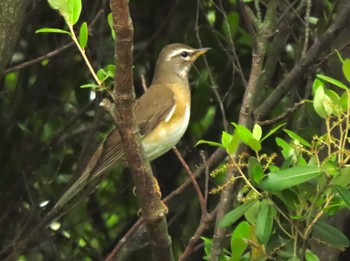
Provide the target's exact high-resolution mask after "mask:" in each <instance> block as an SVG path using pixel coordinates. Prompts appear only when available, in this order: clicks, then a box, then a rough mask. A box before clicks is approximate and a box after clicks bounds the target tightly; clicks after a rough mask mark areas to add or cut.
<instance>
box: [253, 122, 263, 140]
mask: <svg viewBox="0 0 350 261" xmlns="http://www.w3.org/2000/svg"><path fill="white" fill-rule="evenodd" d="M261 136H262V129H261V127H260V125H258V124H254V127H253V138H254V139H256V140H260V139H261Z"/></svg>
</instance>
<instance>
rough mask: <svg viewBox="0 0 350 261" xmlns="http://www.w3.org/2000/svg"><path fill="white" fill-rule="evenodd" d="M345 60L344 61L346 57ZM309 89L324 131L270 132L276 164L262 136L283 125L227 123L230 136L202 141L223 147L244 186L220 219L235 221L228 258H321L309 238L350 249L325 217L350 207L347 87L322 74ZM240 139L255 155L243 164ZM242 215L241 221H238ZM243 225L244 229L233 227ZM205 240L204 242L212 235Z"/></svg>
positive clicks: (349, 93) (222, 222)
mask: <svg viewBox="0 0 350 261" xmlns="http://www.w3.org/2000/svg"><path fill="white" fill-rule="evenodd" d="M342 62H343V65H344V64H345V63H349V62H350V59H346V60H344V61H342ZM345 67H346V66H343V73H344V76H345V77H346V78H347V79H348V76H346V75H349V73H350V71H349V70H347V69H346V68H345ZM344 68H345V69H344ZM327 83H328V84H330V85H333V86H336V87H339V88H340V89H341V90H342V91H343V92H342V93H340V94H339V95H338V94H337V93H336V92H335V91H333V90H332V89H331V88H330V86H326V84H327ZM313 93H314V99H313V100H312V101H311V102H312V104H313V107H314V109H315V111H316V113H317V114H318V115H319V116H320V117H321V118H323V119H324V120H325V123H326V127H327V128H326V132H325V133H324V134H321V135H315V136H313V137H312V138H311V140H310V142H309V141H307V140H305V139H304V138H302V137H301V136H299V135H298V134H296V133H295V132H293V131H291V130H287V129H284V131H285V132H286V133H287V134H288V136H289V138H290V139H291V141H290V142H287V141H286V140H284V139H281V138H279V137H275V140H276V143H277V145H278V146H279V147H280V148H281V149H282V151H281V152H280V153H281V155H278V156H277V157H278V158H280V157H283V158H284V161H283V162H282V163H280V164H279V165H276V164H274V162H269V163H266V162H265V161H264V160H265V157H263V156H262V155H261V150H262V148H263V145H262V144H261V142H262V141H263V140H265V139H266V138H267V137H268V136H271V135H273V134H275V133H276V131H278V129H280V128H281V127H282V125H279V126H277V127H275V128H273V129H272V130H271V131H270V132H269V133H268V134H267V135H266V136H264V138H262V128H261V127H260V126H259V125H257V124H255V126H254V128H253V130H252V131H249V130H248V129H247V128H246V127H244V126H241V125H238V124H236V123H232V124H233V125H234V126H235V130H234V132H233V134H229V133H227V132H223V134H222V139H221V143H215V142H207V141H203V140H202V141H200V142H199V144H202V143H206V144H209V145H212V146H220V147H222V148H224V149H225V150H226V151H227V154H228V155H229V166H230V167H229V168H231V169H233V170H234V173H236V175H238V177H237V178H242V179H243V180H244V181H245V184H246V186H245V188H244V196H243V197H242V199H241V202H242V203H241V204H240V205H239V206H237V207H235V208H234V209H233V210H232V211H230V212H228V213H227V214H226V215H225V216H224V217H223V218H222V219H221V220H220V223H219V226H230V225H232V224H236V225H235V229H234V230H233V232H232V236H231V248H230V251H226V254H225V256H226V257H227V256H228V257H229V259H228V260H266V259H274V260H282V259H283V258H288V260H302V259H303V257H305V259H306V260H319V259H318V257H317V256H316V255H315V254H314V253H312V251H311V250H310V249H309V247H310V243H309V242H310V241H313V240H316V241H319V242H323V243H325V244H327V245H329V246H332V247H334V248H346V247H349V245H350V241H349V239H348V238H347V237H346V236H345V235H344V234H343V232H341V231H340V230H338V229H337V228H335V227H333V226H332V225H329V224H327V223H326V222H325V221H324V219H325V217H329V216H333V215H335V214H336V213H337V212H338V211H339V210H341V209H343V208H345V207H347V208H350V190H349V185H350V178H349V175H348V172H349V170H350V164H349V161H350V153H349V151H348V149H347V147H348V146H349V138H348V131H349V127H350V126H349V124H350V121H349V119H350V109H349V108H350V106H349V102H348V101H349V96H350V89H349V88H348V87H347V85H346V84H345V83H342V82H340V81H338V80H336V79H334V78H331V77H328V76H325V75H320V74H319V75H317V78H316V79H315V80H314V84H313ZM239 142H243V143H244V144H246V145H247V146H248V147H249V148H250V149H251V150H253V151H254V153H255V155H256V156H255V157H254V156H251V157H250V158H249V159H248V162H247V163H246V166H247V167H246V168H242V166H245V165H244V164H242V163H241V162H240V163H239V164H236V159H235V158H236V157H235V153H236V148H237V147H238V143H239ZM233 148H234V149H233ZM230 162H231V163H230ZM245 172H247V173H245ZM248 177H249V179H248ZM242 193H243V192H242ZM241 219H244V220H245V221H240V222H239V223H237V221H239V220H241ZM243 226H244V228H245V230H244V231H245V232H244V233H243V232H241V233H239V232H237V231H240V230H242V227H243ZM233 241H234V242H235V243H234V244H232V242H233ZM205 242H206V244H208V243H210V240H209V239H206V240H205ZM240 242H241V243H240ZM248 246H250V248H248V249H247V247H248ZM292 246H293V247H292ZM207 255H208V253H207Z"/></svg>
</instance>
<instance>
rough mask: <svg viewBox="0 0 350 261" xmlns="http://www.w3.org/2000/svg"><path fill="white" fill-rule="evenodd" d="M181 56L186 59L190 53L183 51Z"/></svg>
mask: <svg viewBox="0 0 350 261" xmlns="http://www.w3.org/2000/svg"><path fill="white" fill-rule="evenodd" d="M180 55H181V57H183V58H186V57H187V56H188V52H186V51H183V52H182V53H181V54H180Z"/></svg>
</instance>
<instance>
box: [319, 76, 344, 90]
mask: <svg viewBox="0 0 350 261" xmlns="http://www.w3.org/2000/svg"><path fill="white" fill-rule="evenodd" d="M317 78H319V79H321V80H324V81H325V82H328V83H330V84H333V85H335V86H337V87H339V88H341V89H343V90H345V91H347V90H348V87H347V86H346V85H345V84H344V83H342V82H340V81H338V80H336V79H333V78H332V77H328V76H325V75H322V74H317Z"/></svg>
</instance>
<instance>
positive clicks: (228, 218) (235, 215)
mask: <svg viewBox="0 0 350 261" xmlns="http://www.w3.org/2000/svg"><path fill="white" fill-rule="evenodd" d="M254 202H255V200H248V201H247V202H245V203H243V204H242V205H240V206H238V207H236V208H235V209H233V210H231V211H230V212H228V213H227V214H226V215H225V216H224V217H223V218H222V219H221V220H220V222H219V227H227V226H229V225H231V224H233V223H235V222H236V221H237V220H238V219H239V218H240V217H242V216H243V215H244V213H245V212H246V211H247V210H248V209H249V208H250V207H251V206H253V204H254Z"/></svg>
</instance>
